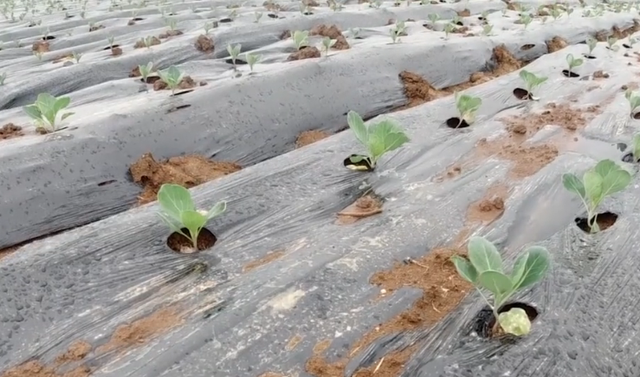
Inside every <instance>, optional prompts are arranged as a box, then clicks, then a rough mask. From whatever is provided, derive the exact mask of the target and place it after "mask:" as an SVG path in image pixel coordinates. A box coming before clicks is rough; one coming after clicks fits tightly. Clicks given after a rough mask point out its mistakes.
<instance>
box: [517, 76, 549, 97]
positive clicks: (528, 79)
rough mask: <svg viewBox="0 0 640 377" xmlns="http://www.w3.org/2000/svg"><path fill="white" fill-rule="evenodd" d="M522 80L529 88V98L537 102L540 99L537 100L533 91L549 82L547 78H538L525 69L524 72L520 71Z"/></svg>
mask: <svg viewBox="0 0 640 377" xmlns="http://www.w3.org/2000/svg"><path fill="white" fill-rule="evenodd" d="M520 78H521V79H522V81H524V83H525V85H526V87H527V92H529V97H530V98H531V99H532V100H537V99H538V98H536V97H535V96H534V95H533V89H535V88H537V87H539V86H540V85H542V83H544V82H545V81H547V78H546V77H542V76H540V77H538V76H536V75H534V74H533V73H531V72H529V71H527V70H525V69H523V70H522V71H520Z"/></svg>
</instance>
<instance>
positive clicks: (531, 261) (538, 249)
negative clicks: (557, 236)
mask: <svg viewBox="0 0 640 377" xmlns="http://www.w3.org/2000/svg"><path fill="white" fill-rule="evenodd" d="M525 255H526V258H527V259H526V261H525V262H524V271H523V272H522V275H521V277H520V279H519V280H518V281H514V282H513V283H514V289H522V288H525V287H528V286H530V285H532V284H535V283H537V282H538V281H540V280H541V279H542V278H543V277H544V275H545V274H546V273H547V269H548V268H549V252H548V251H547V249H545V248H544V247H542V246H532V247H530V248H528V249H527V251H526V253H525ZM519 260H520V258H518V261H516V264H517V263H518V262H519Z"/></svg>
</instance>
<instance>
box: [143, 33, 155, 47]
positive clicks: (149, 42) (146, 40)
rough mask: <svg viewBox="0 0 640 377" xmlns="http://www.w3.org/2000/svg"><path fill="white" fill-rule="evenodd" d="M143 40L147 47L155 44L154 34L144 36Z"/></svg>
mask: <svg viewBox="0 0 640 377" xmlns="http://www.w3.org/2000/svg"><path fill="white" fill-rule="evenodd" d="M143 42H144V45H145V47H146V48H151V46H153V36H151V35H149V36H146V37H144V39H143Z"/></svg>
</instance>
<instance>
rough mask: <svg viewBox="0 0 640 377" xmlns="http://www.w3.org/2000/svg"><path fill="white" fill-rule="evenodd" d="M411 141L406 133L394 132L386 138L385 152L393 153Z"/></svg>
mask: <svg viewBox="0 0 640 377" xmlns="http://www.w3.org/2000/svg"><path fill="white" fill-rule="evenodd" d="M408 141H409V137H408V136H407V135H405V133H404V132H393V133H390V134H388V135H387V136H385V138H384V150H385V152H391V151H393V150H396V149H398V148H400V147H401V146H402V145H403V144H404V143H406V142H408Z"/></svg>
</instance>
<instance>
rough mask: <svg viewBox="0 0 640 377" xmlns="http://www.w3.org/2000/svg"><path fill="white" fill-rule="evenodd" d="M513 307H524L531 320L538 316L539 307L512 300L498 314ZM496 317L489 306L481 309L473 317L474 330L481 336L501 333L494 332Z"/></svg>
mask: <svg viewBox="0 0 640 377" xmlns="http://www.w3.org/2000/svg"><path fill="white" fill-rule="evenodd" d="M511 309H522V310H524V312H525V313H526V314H527V317H528V318H529V322H533V321H535V319H536V318H538V309H536V308H535V307H533V306H532V305H529V304H527V303H524V302H510V303H508V304H505V305H503V306H502V307H501V308H500V309H498V315H500V314H502V313H507V312H509V311H510V310H511ZM495 324H496V317H495V316H494V315H493V311H491V308H490V307H489V306H485V307H484V308H483V309H481V310H480V311H479V312H478V313H477V314H476V316H475V317H474V319H473V322H472V330H473V331H474V332H475V333H476V334H478V336H479V337H481V338H491V337H493V336H497V335H499V334H500V331H497V332H494V331H493V329H494V328H495Z"/></svg>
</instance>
